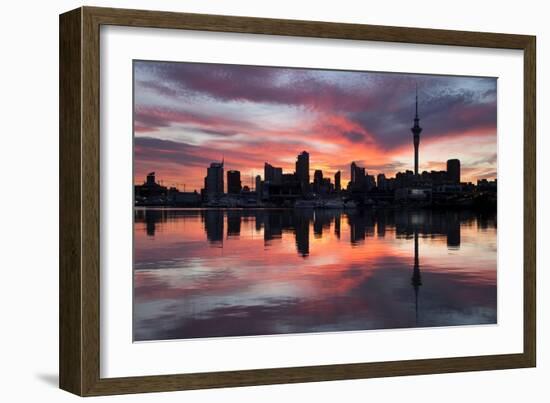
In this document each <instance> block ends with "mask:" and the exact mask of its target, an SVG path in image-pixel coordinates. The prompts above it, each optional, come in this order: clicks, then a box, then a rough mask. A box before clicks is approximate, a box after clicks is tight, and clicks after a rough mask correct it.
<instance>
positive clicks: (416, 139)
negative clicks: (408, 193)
mask: <svg viewBox="0 0 550 403" xmlns="http://www.w3.org/2000/svg"><path fill="white" fill-rule="evenodd" d="M415 110H416V112H415V115H414V126H413V127H411V131H412V133H413V143H414V174H415V175H418V146H419V145H420V132H422V128H421V127H420V125H419V124H418V122H419V121H420V119H419V118H418V86H417V87H416V102H415Z"/></svg>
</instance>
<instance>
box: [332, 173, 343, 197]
mask: <svg viewBox="0 0 550 403" xmlns="http://www.w3.org/2000/svg"><path fill="white" fill-rule="evenodd" d="M341 180H342V173H341V172H340V171H338V172H336V173H335V174H334V190H336V191H337V192H339V191H341V190H342V183H341Z"/></svg>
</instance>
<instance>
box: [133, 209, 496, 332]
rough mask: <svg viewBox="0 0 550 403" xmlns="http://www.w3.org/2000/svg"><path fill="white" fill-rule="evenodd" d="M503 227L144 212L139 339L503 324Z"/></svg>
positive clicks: (485, 217)
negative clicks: (499, 249) (499, 316)
mask: <svg viewBox="0 0 550 403" xmlns="http://www.w3.org/2000/svg"><path fill="white" fill-rule="evenodd" d="M496 227H497V225H496V216H495V215H494V214H480V213H475V212H469V211H460V212H458V211H453V212H435V211H403V210H387V211H377V212H370V213H369V212H364V213H361V212H357V211H349V212H345V211H341V210H200V209H196V210H183V209H180V210H178V209H136V211H135V225H134V236H135V246H134V287H135V289H134V338H135V340H136V341H139V340H163V339H185V338H197V337H220V336H245V335H265V334H280V333H305V332H324V331H345V330H368V329H388V328H404V327H428V326H450V325H472V324H492V323H496V308H497V289H496V231H497V228H496Z"/></svg>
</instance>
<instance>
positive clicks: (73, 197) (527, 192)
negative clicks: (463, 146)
mask: <svg viewBox="0 0 550 403" xmlns="http://www.w3.org/2000/svg"><path fill="white" fill-rule="evenodd" d="M101 25H121V26H134V27H154V28H171V29H189V30H204V31H217V32H235V33H254V34H269V35H290V36H302V37H317V38H336V39H350V40H370V41H384V42H402V43H421V44H436V45H452V46H474V47H485V48H504V49H521V50H523V51H524V97H525V99H524V125H525V126H524V172H525V177H524V198H525V200H524V249H523V250H524V268H523V269H524V352H523V353H522V354H504V355H492V356H477V357H456V358H445V359H443V358H442V359H425V360H408V361H393V362H375V363H361V364H342V365H324V366H309V367H293V368H277V369H256V370H246V371H229V372H213V373H196V374H174V375H159V376H144V377H130V378H101V377H100V337H99V335H100V305H99V290H100V278H99V273H100V271H99V256H100V255H99V252H100V250H99V248H100V231H99V220H100V215H99V206H100V203H99V201H100V170H99V158H100V136H99V88H100V87H99V85H100V84H99V71H100V66H99V50H100V49H99V29H100V26H101ZM535 53H536V50H535V37H533V36H526V35H511V34H496V33H480V32H462V31H447V30H432V29H419V28H401V27H385V26H373V25H357V24H338V23H327V22H315V21H295V20H274V19H265V18H250V17H228V16H218V15H201V14H185V13H170V12H158V11H143V10H121V9H108V8H95V7H82V8H80V9H77V10H73V11H70V12H68V13H65V14H63V15H61V17H60V65H61V68H60V169H61V172H60V387H61V388H63V389H65V390H67V391H70V392H72V393H75V394H78V395H81V396H93V395H109V394H120V393H138V392H158V391H168V390H183V389H200V388H216V387H229V386H247V385H262V384H277V383H295V382H315V381H328V380H341V379H357V378H369V377H387V376H399V375H415V374H429V373H447V372H457V371H480V370H494V369H506V368H521V367H532V366H534V365H535V363H536V347H535V346H536V343H535V340H536V321H535V312H536V311H535V301H536V296H535V281H536V280H535V277H536V270H535V267H536V262H535V253H536V250H535V248H536V246H535V245H536V243H535V224H536V222H535V221H536V215H535V207H536V206H535V196H536V190H535V178H536V170H535V166H536V163H535V133H536V128H535V111H536V96H535V83H536V78H535V77H536V71H535V61H536V56H535Z"/></svg>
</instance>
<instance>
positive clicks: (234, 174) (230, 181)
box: [227, 171, 242, 194]
mask: <svg viewBox="0 0 550 403" xmlns="http://www.w3.org/2000/svg"><path fill="white" fill-rule="evenodd" d="M241 189H242V186H241V173H240V172H239V171H227V193H231V194H239V193H241Z"/></svg>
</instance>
